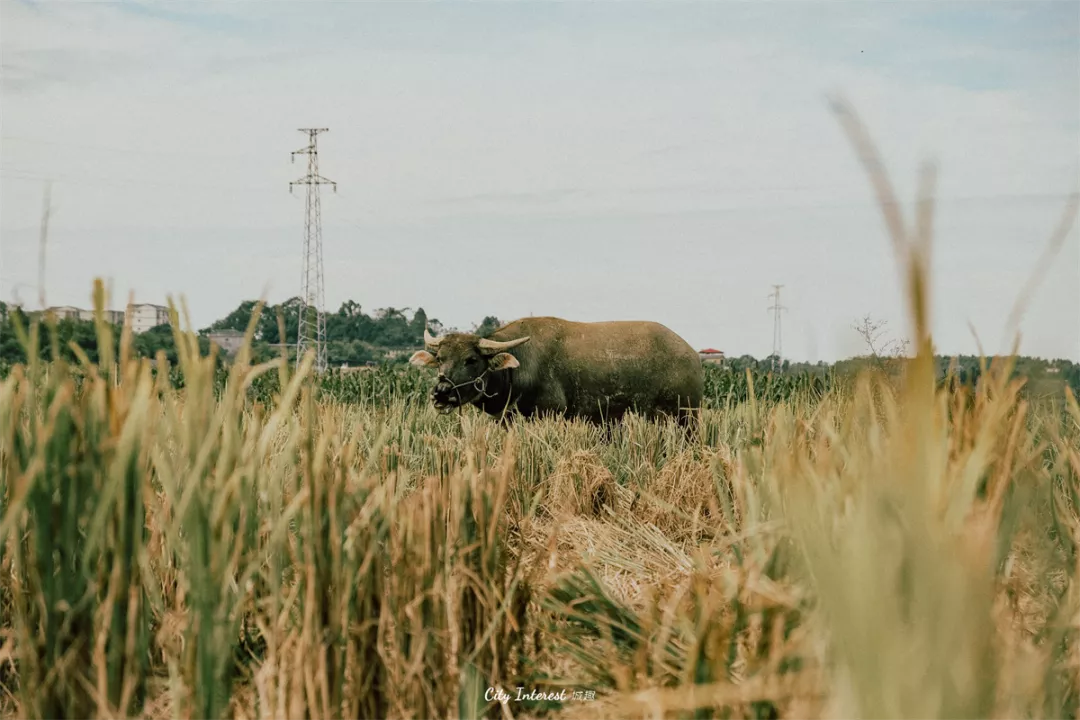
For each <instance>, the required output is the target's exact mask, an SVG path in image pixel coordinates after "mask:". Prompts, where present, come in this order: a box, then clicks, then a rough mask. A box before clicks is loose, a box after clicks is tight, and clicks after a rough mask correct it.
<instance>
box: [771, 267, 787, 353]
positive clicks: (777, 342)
mask: <svg viewBox="0 0 1080 720" xmlns="http://www.w3.org/2000/svg"><path fill="white" fill-rule="evenodd" d="M782 287H784V286H783V285H773V291H772V292H771V293H770V294H769V298H770V299H771V300H772V301H773V304H772V305H770V306H769V310H770V311H771V312H772V314H773V331H772V369H773V370H776V363H778V362H780V363H781V367H783V364H782V358H783V352H784V347H783V341H782V335H781V325H780V313H782V312H784V311H785V310H787V308H786V307H784V306H783V305H781V304H780V288H782Z"/></svg>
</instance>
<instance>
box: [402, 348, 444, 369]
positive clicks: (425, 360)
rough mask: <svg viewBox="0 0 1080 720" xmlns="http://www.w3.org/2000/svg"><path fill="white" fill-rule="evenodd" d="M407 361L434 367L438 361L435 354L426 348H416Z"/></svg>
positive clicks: (421, 365)
mask: <svg viewBox="0 0 1080 720" xmlns="http://www.w3.org/2000/svg"><path fill="white" fill-rule="evenodd" d="M409 363H410V364H412V365H419V366H420V367H435V366H436V365H438V364H439V363H438V361H436V360H435V356H434V355H432V354H431V353H429V352H428V351H427V350H417V351H416V352H414V353H413V355H412V357H411V358H409Z"/></svg>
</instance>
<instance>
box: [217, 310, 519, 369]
mask: <svg viewBox="0 0 1080 720" xmlns="http://www.w3.org/2000/svg"><path fill="white" fill-rule="evenodd" d="M256 306H257V303H256V302H255V301H254V300H248V301H245V302H242V303H240V305H239V307H237V308H236V309H235V310H233V311H232V312H231V313H229V314H228V315H226V316H225V317H224V318H222V319H220V320H218V321H217V322H215V323H213V324H212V325H211V326H210V327H208V328H206V329H204V330H202V331H200V334H201V335H206V334H208V333H210V332H212V331H215V330H238V331H240V332H243V331H245V330H246V329H247V327H248V324H249V323H250V322H251V316H252V314H253V313H254V312H255V308H256ZM300 309H301V302H300V298H290V299H289V300H287V301H285V302H283V303H281V304H280V305H272V306H267V307H264V308H263V311H262V313H261V314H260V316H259V322H258V325H257V326H256V330H255V338H254V342H253V348H252V349H253V353H254V355H255V357H256V358H262V357H264V356H265V357H270V356H272V355H277V354H278V352H280V351H279V350H276V349H275V346H276V345H278V344H280V343H285V344H290V345H291V344H294V343H295V342H296V338H297V335H298V333H299V330H300ZM410 309H411V308H394V307H387V308H379V309H377V310H375V312H374V314H372V315H369V314H367V313H366V312H364V311H363V309H362V308H361V307H360V305H359V304H358V303H356V302H353V301H352V300H348V301H346V302H344V303H342V304H341V307H340V308H338V310H337V312H334V313H327V314H326V315H325V319H326V342H327V348H326V355H327V362H328V363H329V364H330V365H331V366H334V367H339V366H341V365H348V366H356V365H364V364H371V363H380V362H391V363H395V362H397V363H400V362H404V361H405V360H406V359H407V355H406V352H407V351H410V350H412V349H415V348H417V347H419V346H420V345H421V344H422V343H423V341H424V328H425V326H426V327H427V328H428V329H430V330H431V332H433V333H435V334H436V335H438V334H439V333H442V332H446V331H451V330H456V328H445V327H443V324H442V323H441V322H439V320H438V319H436V318H430V317H428V315H427V313H426V312H425V311H424V309H423V308H418V309H417V310H416V311H415V312H413V313H412V315H411V316H410V315H409V314H408V313H409V311H410ZM500 324H501V323H500V322H499V319H498V318H496V317H494V316H489V317H486V318H484V319H483V320H482V321H481V322H480V323H479V324H477V325H474V326H473V327H472V328H469V331H470V332H477V333H480V334H486V333H490V332H492V331H494V330H495V329H496V328H497V327H498V326H499V325H500ZM282 329H284V336H283V335H282V333H281V331H282Z"/></svg>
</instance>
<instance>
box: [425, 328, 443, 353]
mask: <svg viewBox="0 0 1080 720" xmlns="http://www.w3.org/2000/svg"><path fill="white" fill-rule="evenodd" d="M441 342H442V339H441V338H433V337H431V333H429V332H428V329H427V328H424V345H425V346H427V347H428V348H430V349H432V350H434V349H435V348H437V347H439V343H441Z"/></svg>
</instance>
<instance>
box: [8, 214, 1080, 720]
mask: <svg viewBox="0 0 1080 720" xmlns="http://www.w3.org/2000/svg"><path fill="white" fill-rule="evenodd" d="M892 204H893V206H895V202H893V203H892ZM883 205H884V207H885V208H886V209H888V208H889V207H890V205H889V204H888V202H886V203H883ZM927 212H928V209H927V206H926V204H925V203H923V204H921V205H920V211H919V214H918V218H917V222H916V230H914V231H910V232H908V231H906V230H903V229H902V228H901V230H900V231H896V227H895V226H894V225H893V224H890V227H891V228H893V230H894V233H893V237H894V240H895V241H896V243H897V250H898V257H899V259H900V262H901V266H902V268H903V270H904V277H905V281H906V283H907V287H908V288H909V300H910V307H911V316H912V319H913V321H914V323H913V326H914V329H915V335H914V336H915V339H916V349H917V351H918V353H917V356H916V357H915V358H914V359H913V360H911V361H910V362H908V363H907V364H906V366H905V369H904V373H903V375H902V376H901V377H900V378H899V379H894V378H886V377H884V376H875V375H873V374H866V375H864V376H863V377H861V378H860V380H859V382H858V383H857V384H856V385H855V386H853V387H833V388H829V389H827V390H826V391H825V392H822V393H818V392H815V393H803V394H798V393H796V394H791V395H788V396H785V397H783V398H779V399H778V398H769V397H765V398H763V397H761V396H760V395H759V394H757V393H755V392H754V388H753V387H752V385H753V378H752V377H751V378H750V381H749V382H748V393H747V396H746V401H745V402H737V403H736V402H733V403H729V404H728V406H727V407H724V408H711V409H709V410H707V411H706V412H705V414H704V416H703V420H702V421H703V425H704V427H703V430H704V432H703V433H701V434H700V437H699V438H698V440H697V441H695V442H693V443H690V442H688V441H687V439H686V438H685V436H684V435H683V434H682V433H680V432H679V431H678V430H677V429H676V428H674V427H670V426H664V425H657V424H650V423H647V422H644V421H640V420H638V419H635V418H631V419H629V420H628V421H627V422H626V423H625V424H623V425H622V426H620V427H619V428H618V429H617V430H616V431H615V432H614V433H613V435H612V436H611V437H610V438H607V437H604V436H602V434H601V433H600V432H599V431H597V430H596V429H594V428H591V427H589V426H586V425H583V424H579V423H567V422H554V421H544V422H534V423H517V424H515V425H514V426H512V427H511V429H510V430H509V431H504V430H501V429H498V428H497V427H496V425H495V424H494V423H493V422H492V421H490V420H489V419H487V418H484V417H481V416H478V415H476V414H474V413H469V412H466V413H462V414H461V415H450V416H439V415H436V414H435V413H434V412H433V411H432V410H431V409H430V408H429V407H428V406H427V403H426V398H424V396H423V392H422V389H420V388H414V387H399V388H396V389H395V388H390V389H388V390H387V392H386V395H385V396H381V397H379V398H377V401H376V399H372V398H371V397H368V398H367V399H366V400H363V401H357V402H347V401H343V400H342V399H336V398H333V397H325V396H318V393H317V392H315V388H314V386H313V384H312V382H311V379H310V377H309V372H310V362H306V363H305V364H303V365H302V367H301V368H300V369H299V371H298V372H296V373H291V372H290V369H289V368H288V367H287V366H286V365H285V364H284V363H281V362H271V363H266V364H263V365H258V366H254V367H253V366H251V365H250V364H249V362H248V361H247V356H246V353H245V352H243V351H242V352H241V355H240V357H239V358H238V361H237V362H236V363H234V364H233V365H232V367H231V368H230V369H229V371H228V377H227V378H225V381H224V382H221V381H220V380H221V379H220V378H218V377H216V373H217V372H218V369H217V363H216V361H215V359H214V358H212V357H203V356H200V355H199V352H198V346H197V344H196V341H195V339H194V337H193V336H191V335H190V334H185V333H182V332H180V331H179V330H178V331H177V334H176V340H177V347H178V348H179V360H180V362H179V371H180V372H181V373H182V377H183V383H182V386H181V387H177V383H175V382H174V381H173V380H175V377H174V375H173V373H171V372H156V373H155V372H154V371H153V369H152V368H151V366H150V363H149V361H147V360H145V359H144V360H138V359H135V358H134V357H132V354H131V341H130V337H127V336H125V337H123V338H122V339H121V342H120V353H119V357H117V358H113V357H110V356H109V354H108V353H107V352H106V353H104V355H103V357H102V358H101V360H100V362H99V363H97V364H93V363H90V362H89V361H88V360H84V361H83V362H82V364H81V365H80V366H78V367H77V368H75V367H71V366H68V365H67V364H65V362H64V361H63V360H62V359H61V358H60V356H59V354H58V353H54V358H55V359H54V360H53V362H51V363H45V362H38V361H33V362H31V363H29V364H28V365H20V366H16V367H15V368H14V369H13V370H12V372H11V373H10V374H9V375H8V377H7V378H5V379H4V380H3V381H2V382H0V500H2V502H3V506H2V508H0V633H2V635H0V710H2V712H3V715H4V716H6V717H8V716H10V717H91V716H93V717H135V716H139V717H150V718H166V717H182V718H221V717H238V718H240V717H242V718H256V717H257V718H282V717H295V718H302V717H345V716H350V717H395V718H398V717H400V718H406V717H412V718H429V717H468V718H472V717H509V716H512V717H518V718H520V717H538V716H544V715H548V716H556V717H751V718H769V717H913V718H914V717H918V718H929V717H1019V716H1025V717H1066V716H1069V717H1073V716H1076V715H1077V714H1078V713H1080V699H1078V695H1077V692H1078V690H1080V685H1078V682H1077V680H1078V678H1077V673H1078V672H1080V646H1078V645H1077V641H1078V638H1077V629H1078V626H1077V617H1078V615H1077V613H1078V610H1080V606H1078V605H1080V604H1078V599H1080V596H1078V587H1077V581H1078V579H1080V578H1078V574H1077V573H1078V561H1080V558H1078V554H1077V550H1078V547H1080V546H1078V543H1080V407H1078V406H1077V403H1076V401H1075V399H1074V398H1073V397H1072V396H1071V395H1067V399H1066V402H1065V403H1064V404H1062V403H1056V404H1055V403H1049V402H1047V403H1031V402H1029V401H1027V400H1025V399H1024V398H1023V397H1021V396H1020V394H1019V391H1020V383H1019V382H1018V381H1015V380H1013V379H1012V378H1011V374H1010V368H1009V365H1008V362H1005V363H999V364H996V365H994V366H991V367H990V368H988V369H987V371H986V372H985V373H984V375H983V377H982V381H981V382H980V384H979V386H978V390H977V392H976V393H975V394H974V395H972V394H971V390H970V389H969V388H965V387H963V386H960V387H952V386H950V385H948V384H946V385H944V386H939V384H938V383H936V382H935V378H934V373H933V368H932V357H931V355H930V353H931V344H930V338H929V334H928V333H927V331H926V328H927V327H928V321H927V311H926V304H927V303H926V298H925V278H926V265H925V262H926V258H927V257H928V253H927V249H928V231H929V222H928V219H927V217H926V213H927ZM886 214H887V216H888V214H889V211H888V210H887V213H886ZM96 301H97V306H98V307H103V304H104V303H103V292H102V288H101V285H100V283H99V284H98V285H97V287H96ZM98 331H99V333H100V334H101V336H100V337H99V347H102V348H109V347H113V343H112V341H111V339H110V338H109V337H108V334H109V333H110V332H111V329H110V327H109V326H108V325H106V324H104V323H99V325H98ZM43 333H44V335H43ZM23 339H24V342H25V343H26V344H27V345H28V346H29V348H28V349H29V351H28V353H27V356H28V357H31V358H36V357H38V353H37V352H36V344H37V343H39V342H42V341H45V342H48V333H47V328H44V329H43V328H42V327H40V326H34V327H32V328H30V329H29V332H28V333H27V334H26V335H25V337H24V338H23ZM309 360H310V359H309ZM165 367H166V365H165V360H164V358H163V357H159V358H158V369H159V370H160V369H162V368H165ZM268 376H273V377H274V378H275V380H274V385H273V387H274V388H275V389H274V391H273V392H272V393H270V394H269V395H268V396H264V397H260V398H255V399H253V398H252V397H251V394H250V393H249V390H250V388H251V386H252V384H253V383H259V382H265V380H260V378H266V377H268ZM170 378H173V380H170ZM418 395H419V397H420V398H421V399H420V401H418V400H417V396H418ZM519 687H520V688H523V692H524V693H530V691H533V690H536V691H539V692H542V693H548V694H549V695H548V696H547V697H536V696H535V695H534V696H532V699H528V700H523V701H518V700H517V697H518V691H517V689H516V688H519ZM495 688H501V689H502V690H504V691H505V692H506V694H507V696H509V698H511V701H510V702H508V703H507V704H506V706H505V707H502V706H500V704H499V703H498V702H497V701H492V700H491V698H492V697H493V690H494V689H495ZM564 689H565V690H566V698H567V699H566V700H560V699H556V698H554V697H553V696H552V695H553V694H555V693H558V692H559V691H561V690H564ZM585 692H589V693H591V696H589V697H590V699H585V698H586V696H584V695H576V693H585Z"/></svg>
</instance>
